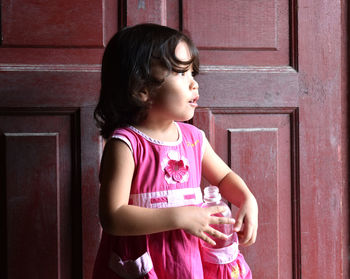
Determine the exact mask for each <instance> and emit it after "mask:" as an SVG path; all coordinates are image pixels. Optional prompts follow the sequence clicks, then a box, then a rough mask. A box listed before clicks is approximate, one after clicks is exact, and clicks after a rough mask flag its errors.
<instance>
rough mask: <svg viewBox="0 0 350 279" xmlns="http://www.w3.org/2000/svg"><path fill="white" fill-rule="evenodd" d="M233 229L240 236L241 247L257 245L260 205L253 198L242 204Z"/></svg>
mask: <svg viewBox="0 0 350 279" xmlns="http://www.w3.org/2000/svg"><path fill="white" fill-rule="evenodd" d="M233 229H234V231H236V232H237V234H238V238H239V243H240V245H242V246H249V245H252V244H253V243H255V240H256V235H257V231H258V205H257V202H256V200H255V198H254V197H253V196H251V197H250V198H248V199H247V200H246V201H244V202H243V203H242V204H241V206H240V208H239V210H238V212H237V216H236V223H235V225H234V227H233Z"/></svg>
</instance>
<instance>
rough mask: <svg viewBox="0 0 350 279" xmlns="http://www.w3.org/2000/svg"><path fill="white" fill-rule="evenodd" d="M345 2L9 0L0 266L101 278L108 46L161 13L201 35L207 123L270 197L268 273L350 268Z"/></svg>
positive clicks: (265, 223)
mask: <svg viewBox="0 0 350 279" xmlns="http://www.w3.org/2000/svg"><path fill="white" fill-rule="evenodd" d="M344 2H345V1H332V0H322V1H312V0H299V1H297V0H289V1H288V0H265V1H258V0H251V1H244V0H232V1H227V0H218V1H212V0H188V1H187V0H186V1H179V0H167V1H165V0H154V1H146V0H138V1H124V0H120V1H116V0H93V1H84V0H76V1H68V0H59V1H49V2H48V1H41V0H38V1H32V0H21V1H11V0H3V1H2V2H1V38H2V40H1V45H0V134H1V137H0V161H1V170H0V182H1V188H0V189H1V190H0V199H1V200H0V204H1V206H0V210H1V214H0V228H1V230H0V245H1V246H0V247H1V249H0V257H1V258H0V277H1V278H11V279H16V278H86V279H87V278H90V277H91V271H92V266H93V261H94V257H95V253H96V249H97V246H98V240H99V236H100V227H99V223H98V216H97V202H98V179H97V174H98V165H99V157H100V154H101V150H102V141H101V139H100V138H99V136H98V133H97V130H96V128H95V126H94V121H93V119H92V112H93V108H94V105H95V104H96V101H97V98H98V90H99V71H100V70H99V69H100V60H101V55H102V52H103V48H104V46H105V44H106V42H107V41H108V39H109V38H110V36H111V35H112V34H113V33H114V32H115V31H116V30H117V29H118V28H120V27H121V26H124V25H133V24H136V23H140V22H156V23H160V24H164V25H168V26H170V27H173V28H177V29H181V30H183V31H184V32H186V33H187V34H189V35H190V36H191V37H192V38H193V40H194V42H195V43H196V45H197V46H198V47H199V49H200V56H201V63H202V67H201V72H202V73H201V75H200V76H199V77H198V81H199V84H200V94H201V98H200V108H199V109H198V110H197V112H196V115H195V118H194V119H193V123H194V124H196V125H198V126H199V127H200V128H202V129H203V130H204V131H205V132H206V134H207V137H208V138H209V140H210V142H211V143H212V145H213V146H214V148H215V150H216V151H217V152H218V154H219V155H220V156H221V157H222V158H223V159H224V160H225V161H226V162H227V163H228V164H229V165H230V166H231V167H232V168H233V169H234V170H235V171H236V172H238V173H239V174H240V175H241V176H242V177H243V178H244V179H245V180H246V182H247V183H248V185H249V186H250V187H251V189H252V191H253V192H254V194H255V195H256V197H257V199H258V202H259V206H260V216H259V218H260V220H259V221H260V227H259V236H258V240H257V242H256V244H255V245H254V246H251V247H248V248H245V249H242V250H243V252H244V254H245V256H246V258H247V261H248V263H249V264H250V266H251V268H252V270H253V273H254V278H262V279H269V278H271V279H276V278H279V279H285V278H310V279H314V278H348V273H347V265H348V262H347V257H348V254H347V243H348V242H347V241H348V240H347V235H348V223H347V216H348V215H347V209H348V208H347V206H348V203H347V200H346V195H345V193H346V191H345V187H346V186H347V178H348V173H347V169H346V165H347V164H346V159H347V152H346V136H347V130H346V123H347V118H346V115H347V99H346V88H345V85H346V72H345V70H346V63H345V61H346V60H345V57H346V55H345V54H346V51H347V50H346V45H345V43H346V41H345V39H344V38H345V35H346V31H347V30H346V26H345V23H344V22H345V19H346V9H345V8H346V5H345V3H344ZM203 183H205V182H203Z"/></svg>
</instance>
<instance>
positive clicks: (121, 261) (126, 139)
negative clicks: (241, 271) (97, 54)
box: [94, 24, 258, 279]
mask: <svg viewBox="0 0 350 279" xmlns="http://www.w3.org/2000/svg"><path fill="white" fill-rule="evenodd" d="M198 70H199V59H198V50H197V49H196V47H195V46H194V45H193V43H192V42H191V40H190V39H189V38H188V37H187V36H185V35H184V34H182V33H180V32H178V31H176V30H173V29H171V28H168V27H165V26H160V25H155V24H141V25H136V26H134V27H128V28H125V29H123V30H121V31H120V32H118V33H117V34H116V35H115V36H114V37H113V38H112V39H111V41H110V42H109V44H108V46H107V48H106V50H105V53H104V57H103V61H102V76H101V84H102V86H101V95H100V99H99V102H98V105H97V107H96V110H95V118H96V120H97V123H98V125H99V127H100V129H101V135H102V136H103V137H104V138H105V139H106V140H107V142H106V145H105V148H104V152H103V157H102V161H101V170H100V182H101V188H100V207H99V211H100V220H101V224H102V227H103V234H102V240H101V244H100V248H99V252H98V255H97V259H96V264H95V269H94V278H99V279H105V278H173V279H177V278H179V279H190V278H193V279H201V278H203V266H202V262H201V256H200V250H199V239H202V240H203V241H206V242H208V243H210V244H212V245H215V242H214V240H213V238H215V237H216V238H226V237H227V236H226V235H224V234H222V233H220V232H219V231H217V230H215V229H214V228H212V227H211V226H210V225H211V224H223V223H228V224H233V223H234V222H235V221H234V219H231V218H224V217H215V216H212V215H214V214H217V213H220V212H222V211H223V210H224V208H222V207H219V206H218V207H211V208H201V207H200V205H201V203H202V193H201V189H200V180H201V174H202V173H203V176H204V177H205V178H206V179H207V180H208V181H209V182H210V183H211V184H213V185H218V186H219V188H220V192H221V193H222V195H223V196H224V197H225V198H226V199H227V200H228V201H230V202H231V203H233V204H234V205H236V206H238V207H239V212H238V214H237V216H236V222H235V225H234V228H235V231H237V232H239V235H240V243H241V244H242V245H250V244H252V243H254V242H255V239H256V234H257V222H258V221H257V215H258V209H257V203H256V200H255V198H254V196H253V195H252V193H251V192H250V191H249V189H248V188H247V186H246V184H245V183H244V182H243V180H242V179H241V178H240V177H239V176H238V175H237V174H235V173H234V172H232V171H231V169H230V168H229V167H228V166H227V165H226V164H225V163H224V162H223V161H222V160H221V159H220V158H219V157H218V155H216V153H215V152H214V151H213V149H212V147H211V146H210V144H209V143H208V141H207V139H206V137H205V135H204V133H203V131H200V130H198V129H197V128H195V127H194V126H192V125H189V124H184V123H181V122H177V121H187V120H189V119H191V118H192V117H193V115H194V111H195V108H196V107H197V101H198V98H199V94H198V83H197V82H196V81H195V80H194V76H195V75H196V74H197V73H198Z"/></svg>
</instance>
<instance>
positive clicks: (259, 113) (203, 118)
mask: <svg viewBox="0 0 350 279" xmlns="http://www.w3.org/2000/svg"><path fill="white" fill-rule="evenodd" d="M297 114H298V112H297V110H296V109H281V108H269V109H259V108H254V109H242V108H241V109H239V108H211V109H208V108H200V109H198V110H197V116H196V118H195V119H194V124H195V125H196V126H198V127H200V128H202V129H203V130H205V131H207V137H208V139H209V141H210V142H211V144H212V145H213V146H215V149H216V152H217V153H218V155H219V156H220V157H221V158H223V159H224V160H225V161H226V162H227V163H228V165H229V166H230V167H231V168H232V169H233V170H235V171H236V172H237V173H239V174H240V176H241V177H242V178H243V179H244V180H245V181H246V183H247V184H248V185H250V188H251V190H252V191H253V193H254V194H255V196H256V198H257V200H258V203H259V208H260V211H259V215H260V218H259V237H258V240H257V242H256V243H255V244H254V246H251V247H249V248H242V249H241V250H242V252H243V254H244V256H245V258H246V259H247V261H248V262H249V265H250V266H251V268H252V270H253V274H254V276H257V277H258V278H293V269H294V268H296V266H294V265H293V263H294V262H295V261H296V258H295V256H296V255H297V252H298V251H297V250H296V251H295V250H294V248H295V247H294V246H293V240H294V241H299V239H298V238H295V239H294V237H295V236H296V235H297V234H298V228H297V223H296V220H294V219H293V216H296V214H297V207H296V206H295V205H294V204H293V203H292V200H295V199H296V198H297V192H296V191H295V190H296V189H295V185H293V184H292V183H293V182H294V181H295V177H293V176H294V175H295V173H293V172H292V171H293V168H292V166H293V161H294V163H295V159H296V158H295V157H294V156H295V152H293V149H294V147H295V145H296V143H297V134H296V133H295V125H296V124H297V123H296V120H297ZM232 211H233V215H234V216H235V214H236V212H237V209H236V208H234V207H233V208H232ZM257 251H258V252H257ZM261 259H264V262H263V264H262V262H261Z"/></svg>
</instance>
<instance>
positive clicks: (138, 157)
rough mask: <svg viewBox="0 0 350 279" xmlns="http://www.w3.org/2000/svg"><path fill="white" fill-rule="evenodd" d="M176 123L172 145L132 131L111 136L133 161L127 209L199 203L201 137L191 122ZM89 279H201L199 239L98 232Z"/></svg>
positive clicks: (177, 232) (174, 233)
mask: <svg viewBox="0 0 350 279" xmlns="http://www.w3.org/2000/svg"><path fill="white" fill-rule="evenodd" d="M175 124H176V126H177V128H178V133H179V138H178V140H177V141H176V142H161V141H157V140H154V139H152V138H150V137H148V136H147V135H145V134H143V133H142V132H141V131H139V130H137V129H136V128H134V127H127V128H123V129H117V130H116V131H115V132H114V134H113V136H112V138H117V139H119V140H122V141H124V142H125V143H126V144H127V145H128V146H129V148H130V150H131V151H132V154H133V158H134V162H135V172H134V177H133V181H132V185H131V191H130V200H129V204H130V205H136V206H141V207H147V208H167V207H175V206H200V205H201V204H202V192H201V189H200V181H201V166H202V158H203V153H204V146H203V139H204V137H205V136H204V133H203V131H201V130H199V129H197V128H196V127H194V126H192V125H190V124H185V123H175ZM151 225H152V224H150V226H151ZM93 278H95V279H97V278H99V279H106V278H110V279H121V278H151V279H154V278H158V279H163V278H164V279H165V278H174V279H177V278H178V279H202V278H203V266H202V261H201V255H200V249H199V239H198V238H197V237H195V236H193V235H191V234H188V233H186V232H185V231H183V230H172V231H167V232H161V233H155V234H150V235H142V236H113V235H110V234H108V233H106V232H102V239H101V243H100V248H99V251H98V255H97V258H96V262H95V268H94V277H93Z"/></svg>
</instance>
